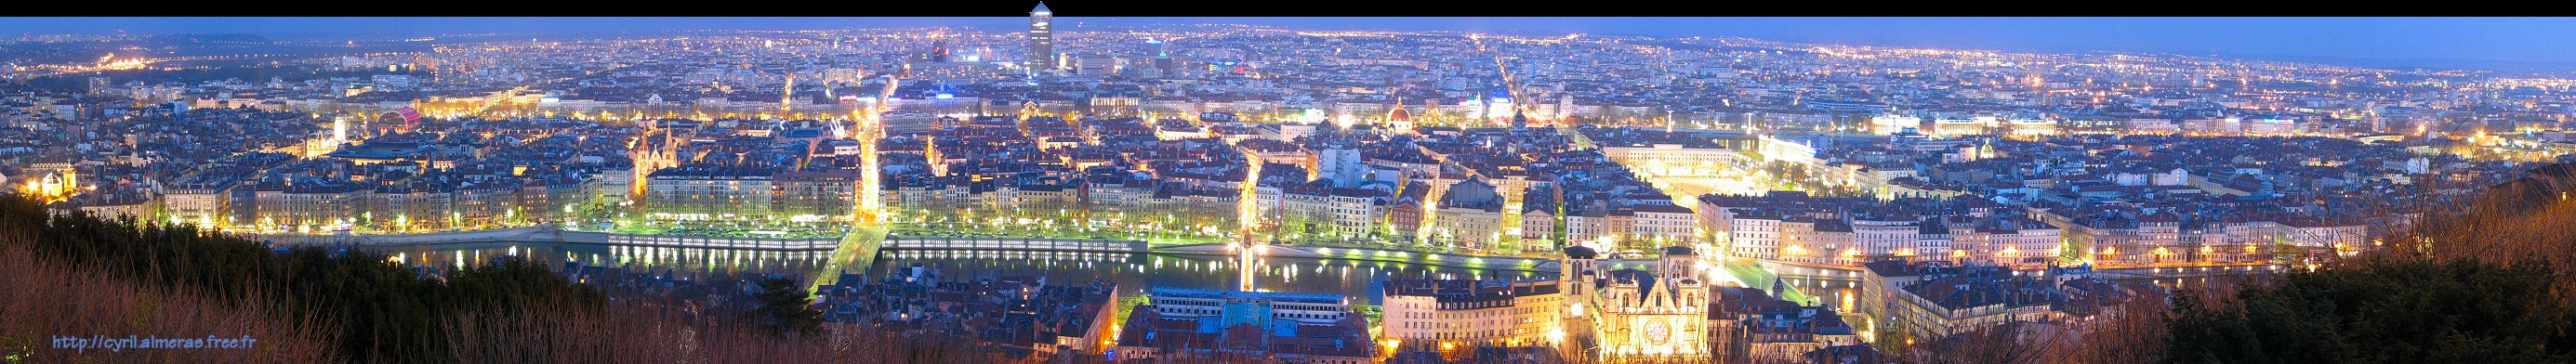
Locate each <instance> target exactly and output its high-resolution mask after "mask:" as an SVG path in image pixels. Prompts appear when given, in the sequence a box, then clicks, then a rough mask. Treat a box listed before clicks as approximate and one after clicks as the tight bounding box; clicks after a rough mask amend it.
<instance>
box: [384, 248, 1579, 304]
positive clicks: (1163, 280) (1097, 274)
mask: <svg viewBox="0 0 2576 364" xmlns="http://www.w3.org/2000/svg"><path fill="white" fill-rule="evenodd" d="M375 250H376V251H377V252H379V253H383V254H386V255H390V256H394V257H395V258H397V259H401V261H402V262H404V263H405V264H410V265H417V266H433V267H455V266H461V265H475V264H483V263H488V262H491V261H494V260H497V259H500V258H503V257H510V256H526V257H538V258H542V259H545V260H548V261H553V262H558V263H555V264H560V263H559V262H565V261H570V262H578V263H582V264H589V265H608V266H625V267H633V268H639V269H645V270H649V271H652V272H664V271H669V272H672V273H673V274H676V275H679V276H691V275H693V274H707V273H719V272H723V273H735V274H750V273H783V274H793V275H798V276H803V277H809V278H810V277H815V276H818V275H819V274H821V273H824V272H822V269H824V268H823V267H824V263H825V262H826V260H828V259H829V257H830V252H826V251H814V252H778V251H757V250H727V249H688V248H646V247H621V246H604V245H586V244H562V243H474V244H451V245H429V246H414V247H400V248H380V249H375ZM1229 258H1230V257H1221V256H1205V255H1180V254H1136V253H1074V252H1027V251H935V250H922V251H886V252H883V253H882V254H881V255H880V256H878V257H877V259H876V261H875V264H874V265H872V266H870V267H867V269H866V270H864V271H861V270H857V269H852V270H850V273H864V274H868V275H869V276H870V277H871V278H870V279H871V280H874V279H879V278H881V277H884V276H885V275H886V273H887V272H890V271H893V270H894V268H896V267H904V266H910V265H912V264H915V263H918V264H921V265H922V266H925V267H930V268H937V269H939V270H940V271H941V273H942V274H944V275H945V278H946V279H947V280H951V281H961V280H972V279H979V278H992V277H998V276H1006V275H1036V276H1044V277H1047V281H1048V282H1051V283H1058V284H1080V283H1084V282H1089V281H1090V280H1091V279H1094V278H1099V279H1107V280H1109V281H1110V282H1115V283H1117V284H1118V286H1119V289H1120V290H1121V291H1122V292H1120V294H1121V295H1131V296H1132V295H1139V294H1142V293H1143V292H1144V290H1145V288H1146V287H1174V288H1195V289H1215V290H1230V289H1234V288H1235V287H1236V282H1235V281H1236V280H1237V279H1238V278H1237V277H1238V275H1237V272H1238V270H1237V269H1239V266H1240V265H1239V264H1237V263H1234V262H1232V261H1231V259H1229ZM1257 264H1258V265H1259V266H1260V267H1262V268H1260V269H1258V270H1256V271H1255V272H1254V274H1253V280H1254V283H1253V287H1254V288H1255V289H1257V290H1262V291H1271V292H1295V293H1325V294H1340V295H1348V296H1351V297H1353V298H1357V299H1358V300H1356V301H1355V302H1365V303H1367V304H1371V305H1374V304H1377V302H1378V297H1377V296H1378V293H1379V292H1381V291H1383V290H1384V287H1383V286H1382V283H1383V281H1384V280H1386V279H1387V278H1397V277H1403V278H1508V279H1540V278H1550V279H1552V278H1555V277H1556V272H1555V271H1552V270H1515V269H1469V268H1459V267H1446V266H1435V265H1426V264H1410V263H1397V262H1380V261H1366V260H1345V259H1305V258H1267V259H1265V260H1262V261H1260V262H1257Z"/></svg>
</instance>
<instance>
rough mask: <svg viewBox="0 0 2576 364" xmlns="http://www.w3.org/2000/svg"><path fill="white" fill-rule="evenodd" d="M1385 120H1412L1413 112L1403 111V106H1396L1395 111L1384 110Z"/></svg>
mask: <svg viewBox="0 0 2576 364" xmlns="http://www.w3.org/2000/svg"><path fill="white" fill-rule="evenodd" d="M1386 121H1413V114H1411V113H1406V112H1404V108H1403V107H1397V108H1395V111H1388V112H1386Z"/></svg>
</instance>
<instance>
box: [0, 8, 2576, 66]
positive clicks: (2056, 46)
mask: <svg viewBox="0 0 2576 364" xmlns="http://www.w3.org/2000/svg"><path fill="white" fill-rule="evenodd" d="M1063 10H1064V9H1058V11H1060V12H1061V11H1063ZM1060 15H1061V16H1060V18H1061V19H1060V20H1061V21H1062V22H1064V23H1085V24H1102V23H1110V22H1116V23H1119V24H1160V23H1195V22H1227V23H1247V24H1264V25H1274V26H1281V27H1291V28H1304V29H1332V30H1470V31H1488V32H1511V33H1528V34H1561V33H1566V32H1581V33H1589V34H1605V35H1651V36H1742V37H1753V38H1761V39H1769V40H1783V41H1799V42H1819V43H1837V44H1860V45H1889V46H1930V47H1956V48H1985V49H2004V50H2023V51H2085V50H2111V51H2145V52H2185V53H2224V54H2237V55H2281V56H2306V57H2342V58H2359V59H2382V60H2408V59H2462V60H2497V61H2525V62H2534V61H2536V62H2576V47H2566V46H2564V45H2567V44H2576V19H2568V18H1243V17H1223V18H1219V17H1202V18H1132V17H1130V18H1111V17H1086V16H1078V15H1079V14H1060ZM1024 19H1025V18H1016V17H978V18H919V17H913V18H19V19H10V20H9V21H6V22H0V36H9V37H14V36H19V35H28V34H65V33H113V32H116V31H119V30H122V31H126V32H134V33H251V34H260V35H268V36H272V37H282V38H294V37H315V36H327V35H336V34H343V33H356V34H361V35H403V36H415V35H430V34H438V33H465V32H492V33H551V34H570V35H604V34H616V33H620V32H629V33H644V32H658V31H667V30H682V29H776V30H785V29H837V28H857V27H880V26H932V25H951V26H977V27H987V29H995V30H1004V29H1013V28H1015V27H1025V26H1026V25H1025V20H1024ZM1059 31H1079V29H1072V28H1071V27H1066V28H1059Z"/></svg>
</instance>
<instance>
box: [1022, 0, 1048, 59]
mask: <svg viewBox="0 0 2576 364" xmlns="http://www.w3.org/2000/svg"><path fill="white" fill-rule="evenodd" d="M1053 23H1055V12H1053V11H1048V10H1047V7H1046V2H1043V1H1041V2H1038V8H1037V9H1032V10H1029V59H1028V60H1027V61H1024V62H1027V66H1028V68H1029V71H1030V72H1036V71H1038V70H1043V69H1047V68H1052V67H1055V34H1054V33H1055V31H1054V30H1052V29H1053V28H1055V25H1054V24H1053Z"/></svg>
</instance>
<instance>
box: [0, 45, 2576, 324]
mask: <svg viewBox="0 0 2576 364" xmlns="http://www.w3.org/2000/svg"><path fill="white" fill-rule="evenodd" d="M1031 15H1032V17H1031V27H1030V30H1028V31H1026V32H981V31H974V30H966V29H960V28H918V29H867V30H852V31H701V32H692V33H688V34H684V35H674V36H659V37H624V38H582V39H556V40H546V39H538V40H521V39H512V40H480V39H478V40H474V41H455V42H447V41H440V40H438V39H436V38H428V39H408V40H400V41H395V40H384V41H382V42H412V43H418V44H426V45H427V46H426V49H424V50H419V51H410V52H387V53H373V54H360V55H337V56H318V57H282V58H280V59H275V60H269V61H267V62H262V63H254V64H219V63H217V62H218V61H220V60H208V59H205V58H203V57H197V58H189V57H163V56H159V55H156V54H153V53H151V52H150V51H141V52H132V51H129V52H128V53H119V54H111V55H109V57H107V58H101V59H97V60H87V59H84V60H81V61H77V62H68V63H44V64H21V63H11V64H9V65H8V66H7V67H0V79H6V80H7V81H8V82H7V83H6V84H5V86H0V89H5V92H0V106H5V107H0V186H7V189H9V190H11V191H12V192H14V193H18V194H22V195H27V196H34V197H37V198H40V199H43V200H44V201H46V202H48V203H50V204H51V206H53V207H54V208H56V209H57V210H62V211H73V210H78V211H87V212H90V213H94V214H98V215H102V216H123V217H130V218H132V219H135V220H136V221H139V222H142V223H148V224H183V225H193V226H196V227H198V228H201V229H208V230H213V231H221V232H225V233H232V234H243V235H246V236H258V237H284V236H298V235H323V236H332V235H348V236H403V235H412V234H439V233H455V232H467V231H483V230H492V229H501V228H543V229H553V230H560V231H591V232H611V233H618V234H639V235H685V236H726V237H809V238H837V237H842V236H845V235H850V234H854V233H853V231H864V232H867V233H871V234H873V233H875V231H877V230H861V229H856V227H867V228H870V229H883V230H882V231H883V232H884V233H886V234H892V235H894V236H912V237H961V238H978V237H992V238H1063V239H1103V240H1132V241H1143V242H1146V244H1147V246H1151V247H1158V248H1159V247H1177V246H1192V245H1205V244H1227V245H1230V246H1240V248H1233V249H1255V248H1256V247H1258V246H1267V245H1280V246H1296V247H1330V248H1355V249H1376V250H1380V251H1405V252H1429V253H1436V254H1452V255H1459V256H1483V257H1525V258H1541V259H1544V260H1546V261H1547V262H1548V263H1546V264H1544V265H1543V266H1542V267H1540V268H1552V269H1553V270H1554V272H1555V273H1556V276H1555V277H1554V278H1542V279H1536V280H1531V279H1507V278H1495V277H1464V278H1452V279H1417V278H1394V279H1387V280H1384V281H1381V282H1376V283H1375V284H1377V285H1380V286H1382V287H1383V290H1382V291H1383V293H1382V295H1381V296H1379V297H1355V296H1348V295H1342V294H1319V293H1294V292H1266V291H1261V290H1205V289H1182V288H1172V287H1150V288H1147V287H1127V288H1125V289H1126V290H1125V291H1122V290H1121V288H1119V287H1117V286H1118V285H1117V284H1115V283H1110V282H1105V281H1098V282H1065V281H1057V282H1050V281H1048V280H1047V279H1045V278H1043V277H1019V276H1003V277H967V278H947V277H943V276H942V275H941V273H940V272H939V271H938V269H933V268H928V267H918V266H915V267H907V268H902V269H899V271H901V272H902V273H901V274H892V275H884V274H880V275H875V276H869V275H864V274H847V275H846V277H843V278H841V279H839V280H838V281H837V282H836V283H833V284H830V285H827V286H824V287H823V288H821V289H819V290H818V294H819V295H820V296H821V297H823V299H822V300H821V301H820V302H818V305H819V306H820V307H822V309H824V310H825V311H826V312H827V316H828V317H830V318H831V320H832V322H834V323H835V324H836V325H863V326H873V327H891V328H899V329H902V330H919V331H924V332H936V333H944V334H950V335H958V336H962V337H969V338H973V339H976V340H979V341H981V342H985V343H990V344H993V345H997V346H1000V347H1009V348H1018V349H1019V351H1015V353H1016V355H1036V356H1047V355H1106V356H1107V357H1108V358H1111V359H1116V360H1136V361H1170V362H1189V361H1194V360H1198V359H1194V358H1213V357H1226V356H1244V357H1257V358H1269V359H1272V360H1279V361H1287V362H1309V363H1362V362H1368V363H1375V362H1439V361H1442V360H1453V359H1455V358H1458V357H1459V356H1460V355H1466V354H1462V353H1473V355H1477V356H1480V357H1483V356H1507V357H1519V358H1532V359H1533V360H1557V359H1564V358H1589V359H1605V358H1606V359H1625V358H1716V359H1723V360H1729V361H1738V360H1741V361H1770V360H1790V361H1803V360H1816V361H1833V360H1843V359H1836V358H1855V357H1858V356H1864V355H1871V354H1870V353H1871V352H1872V351H1873V349H1871V348H1872V347H1875V348H1876V349H1874V350H1878V351H1890V350H1903V349H1901V348H1902V347H1904V346H1909V345H1914V344H1915V343H1917V342H1930V341H1934V340H1942V339H1943V338H1945V337H1949V336H1950V335H1951V334H1955V333H1961V332H1968V331H1972V330H1979V329H1988V328H1997V327H2003V328H2008V329H2013V330H2028V331H2030V332H2065V330H2068V328H2070V327H2080V326H2081V325H2084V323H2085V322H2086V318H2088V317H2093V316H2095V315H2100V314H2103V313H2104V312H2109V311H2113V310H2116V309H2117V307H2118V306H2119V304H2120V303H2121V302H2126V301H2127V300H2133V299H2140V298H2146V299H2161V298H2160V297H2161V295H2162V294H2163V293H2162V292H2163V288H2161V287H2158V286H2157V285H2156V284H2161V283H2163V281H2162V280H2158V279H2155V278H2168V277H2176V276H2182V275H2199V274H2206V273H2193V272H2209V271H2218V272H2230V271H2233V272H2249V271H2260V270H2279V269H2296V268H2300V267H2304V266H2306V265H2307V264H2310V263H2312V262H2314V261H2315V260H2316V259H2318V258H2324V257H2332V256H2338V255H2345V254H2352V253H2354V252H2357V251H2359V250H2360V249H2366V248H2367V247H2369V246H2372V245H2377V244H2379V243H2380V242H2378V241H2374V240H2371V237H2373V236H2377V233H2378V232H2381V231H2385V230H2386V229H2389V228H2391V227H2393V226H2398V225H2402V224H2404V223H2405V222H2407V221H2408V220H2409V219H2410V218H2412V217H2414V216H2418V215H2419V214H2421V213H2422V212H2424V211H2427V209H2437V208H2443V207H2444V206H2454V205H2450V204H2452V203H2456V202H2458V201H2459V200H2460V199H2461V198H2462V197H2464V196H2465V195H2466V194H2467V193H2469V192H2470V191H2475V190H2478V189H2481V188H2485V187H2487V186H2491V185H2495V184H2497V183H2501V182H2504V181H2507V180H2510V179H2514V178H2520V177H2523V176H2525V175H2528V174H2530V172H2529V171H2530V170H2532V169H2534V168H2536V167H2539V166H2541V165H2544V164H2548V163H2559V162H2570V161H2576V141H2570V140H2569V138H2568V135H2567V131H2568V130H2569V129H2570V127H2571V124H2570V123H2569V120H2568V118H2569V115H2570V114H2571V113H2576V94H2562V93H2561V92H2569V91H2571V89H2570V88H2571V86H2576V81H2571V80H2570V79H2563V78H2556V77H2553V76H2548V75H2529V74H2505V73H2498V72H2490V71H2475V70H2452V69H2406V70H2396V69H2367V68H2354V67H2341V66H2331V65H2320V64H2304V63H2290V62H2268V61H2248V60H2232V59H2219V58H2208V57H2198V56H2187V55H2176V54H2147V53H2117V52H2096V53H2082V54H2030V53H2009V52H1997V51H1979V50H1948V49H1922V48H1891V47H1865V46H1842V45H1822V44H1796V43H1784V42H1773V41H1763V40H1755V39H1743V38H1647V37H1614V36H1596V35H1586V34H1568V35H1561V36H1550V37H1532V36H1507V35H1493V34H1477V33H1466V32H1316V31H1298V30H1288V29H1274V28H1265V27H1255V26H1234V25H1195V26H1131V25H1105V24H1090V23H1088V22H1073V23H1057V22H1056V20H1055V19H1053V17H1052V13H1051V12H1050V11H1048V10H1047V9H1045V8H1044V7H1040V8H1038V9H1036V10H1035V11H1033V12H1032V14H1031ZM28 41H34V40H28ZM47 41H58V42H76V41H88V40H79V39H73V40H47ZM354 43H355V41H352V44H354ZM210 69H213V70H222V69H236V70H238V69H253V70H255V72H252V73H250V74H256V75H259V76H253V78H239V77H234V78H225V79H175V78H170V77H163V76H154V75H161V74H167V73H172V72H183V71H191V70H200V71H202V70H210ZM152 72H162V73H152ZM65 80H74V81H65ZM49 85H50V86H49ZM2561 197H2564V196H2561ZM601 269H602V268H600V267H589V268H581V267H575V268H572V269H568V270H567V271H566V273H565V274H568V275H571V276H574V277H589V276H590V275H593V274H599V275H602V277H609V276H620V277H623V276H627V275H634V276H633V277H623V278H618V279H629V280H633V281H634V282H648V283H631V284H637V285H651V284H656V283H649V282H652V281H656V280H669V279H672V278H671V276H670V275H668V274H660V275H656V274H651V273H649V272H636V273H626V272H624V271H603V270H601ZM607 272H614V274H610V273H607ZM2115 273H2116V274H2117V275H2119V276H2120V277H2126V278H2147V279H2145V280H2143V281H2142V280H2138V279H2112V278H2110V277H2109V276H2111V275H2114V274H2115ZM1791 275H1807V276H1813V275H1838V276H1839V277H1841V279H1849V280H1856V281H1860V282H1863V283H1862V284H1860V285H1859V288H1860V290H1861V292H1862V293H1860V294H1857V295H1847V296H1841V297H1828V296H1816V295H1809V294H1805V293H1799V292H1795V291H1794V290H1790V289H1785V288H1783V287H1780V285H1781V280H1782V279H1781V278H1780V277H1781V276H1791ZM1764 278H1768V279H1764ZM602 279H606V278H602ZM659 284H666V285H667V284H671V283H669V282H667V281H665V282H663V283H659ZM1139 289H1142V292H1144V293H1145V296H1146V297H1122V296H1121V294H1122V293H1121V292H1128V294H1132V293H1133V292H1138V290H1139ZM1834 301H1843V302H1834ZM1370 302H1377V304H1374V305H1372V304H1371V303H1370ZM1358 306H1373V307H1374V310H1375V311H1376V312H1368V313H1361V312H1362V311H1367V310H1362V309H1361V307H1358ZM2050 330H2055V331H2050Z"/></svg>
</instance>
